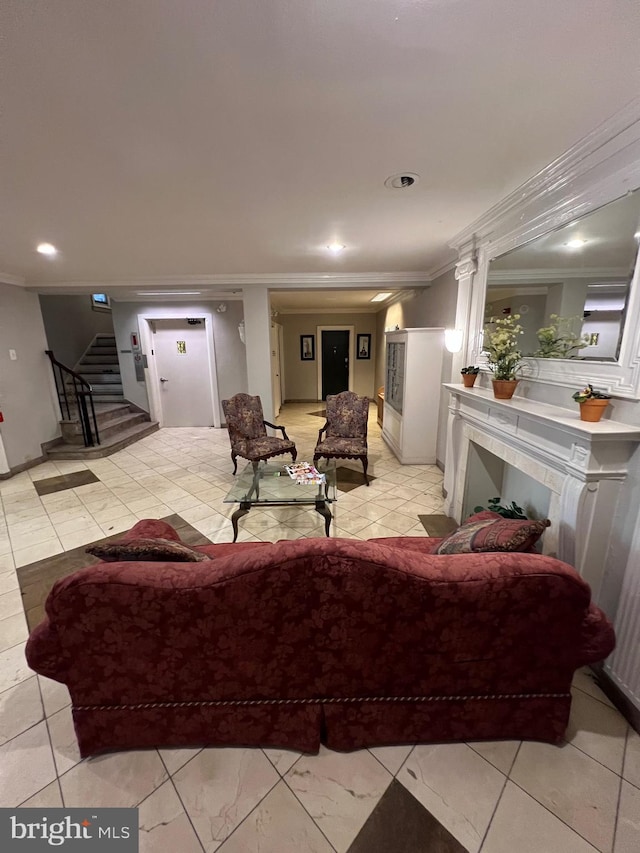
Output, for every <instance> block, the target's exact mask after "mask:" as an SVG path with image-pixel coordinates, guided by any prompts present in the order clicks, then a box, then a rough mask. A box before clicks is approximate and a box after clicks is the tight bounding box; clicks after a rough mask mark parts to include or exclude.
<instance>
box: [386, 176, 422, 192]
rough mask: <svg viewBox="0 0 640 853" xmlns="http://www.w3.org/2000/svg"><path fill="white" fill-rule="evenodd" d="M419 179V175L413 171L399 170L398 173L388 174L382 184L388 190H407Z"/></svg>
mask: <svg viewBox="0 0 640 853" xmlns="http://www.w3.org/2000/svg"><path fill="white" fill-rule="evenodd" d="M419 180H420V175H416V173H415V172H401V173H400V174H399V175H390V176H389V177H388V178H387V180H386V181H385V182H384V185H385V187H387V189H390V190H407V189H409V187H412V186H414V184H417V183H418V181H419Z"/></svg>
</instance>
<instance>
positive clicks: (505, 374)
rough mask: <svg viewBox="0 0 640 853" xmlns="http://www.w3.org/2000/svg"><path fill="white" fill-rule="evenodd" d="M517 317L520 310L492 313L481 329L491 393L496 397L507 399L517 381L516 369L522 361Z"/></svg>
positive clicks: (520, 331) (521, 329) (520, 333)
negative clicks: (491, 377)
mask: <svg viewBox="0 0 640 853" xmlns="http://www.w3.org/2000/svg"><path fill="white" fill-rule="evenodd" d="M519 319H520V315H519V314H507V315H506V316H505V317H491V318H490V320H489V322H488V323H487V325H486V326H485V329H484V350H485V352H486V353H487V361H488V363H489V369H490V370H491V372H492V373H493V380H492V382H493V395H494V397H496V398H497V399H498V400H510V399H511V397H513V393H514V391H515V390H516V386H517V385H518V381H519V380H518V378H517V375H516V373H517V371H518V369H519V368H520V364H521V363H522V353H521V352H520V349H519V347H518V338H519V337H520V335H522V334H523V332H524V330H523V328H522V326H521V325H520V324H519V323H518V320H519Z"/></svg>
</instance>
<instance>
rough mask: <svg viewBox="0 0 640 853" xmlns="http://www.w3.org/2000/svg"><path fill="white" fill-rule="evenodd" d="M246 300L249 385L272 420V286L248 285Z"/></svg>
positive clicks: (245, 326) (245, 327) (250, 392)
mask: <svg viewBox="0 0 640 853" xmlns="http://www.w3.org/2000/svg"><path fill="white" fill-rule="evenodd" d="M243 301H244V335H245V346H246V349H247V386H248V389H249V394H258V395H259V397H260V399H261V401H262V411H263V413H264V419H265V420H266V421H271V422H273V417H274V416H273V392H272V389H271V314H270V309H269V290H268V288H267V287H266V285H252V286H249V287H245V288H244V294H243Z"/></svg>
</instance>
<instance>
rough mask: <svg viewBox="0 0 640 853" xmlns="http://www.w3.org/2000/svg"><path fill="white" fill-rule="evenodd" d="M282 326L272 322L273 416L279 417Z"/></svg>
mask: <svg viewBox="0 0 640 853" xmlns="http://www.w3.org/2000/svg"><path fill="white" fill-rule="evenodd" d="M281 330H282V326H280V324H279V323H271V388H272V389H273V416H274V418H277V417H278V415H279V414H280V409H281V407H282V378H281V377H282V370H281V364H280V360H281V356H280V337H281V335H280V332H281Z"/></svg>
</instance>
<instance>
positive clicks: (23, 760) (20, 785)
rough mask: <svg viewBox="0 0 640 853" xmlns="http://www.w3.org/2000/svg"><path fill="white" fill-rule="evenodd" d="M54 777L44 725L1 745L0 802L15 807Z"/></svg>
mask: <svg viewBox="0 0 640 853" xmlns="http://www.w3.org/2000/svg"><path fill="white" fill-rule="evenodd" d="M55 778H56V768H55V765H54V763H53V755H52V754H51V744H50V743H49V735H48V733H47V726H46V723H44V722H42V723H38V724H37V725H35V726H33V727H32V728H30V729H27V731H25V732H23V733H22V734H19V735H18V736H17V737H14V738H13V739H12V740H10V741H8V742H7V743H5V744H4V745H3V746H0V803H2V806H3V807H5V808H11V807H12V806H18V805H20V803H22V802H24V801H25V800H27V799H28V798H29V797H32V796H33V795H34V794H35V793H37V792H38V791H40V790H41V789H42V788H44V787H45V785H48V784H49V783H50V782H53V780H54V779H55Z"/></svg>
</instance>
